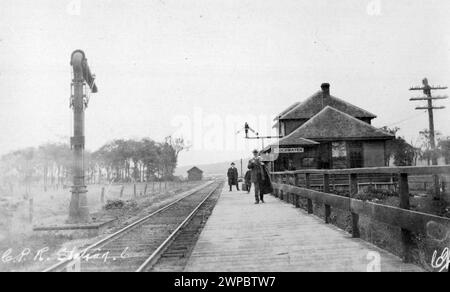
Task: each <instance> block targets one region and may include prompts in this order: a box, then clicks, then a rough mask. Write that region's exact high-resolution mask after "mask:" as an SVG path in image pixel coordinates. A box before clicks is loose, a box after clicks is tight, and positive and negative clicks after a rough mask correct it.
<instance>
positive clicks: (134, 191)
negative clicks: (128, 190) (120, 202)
mask: <svg viewBox="0 0 450 292" xmlns="http://www.w3.org/2000/svg"><path fill="white" fill-rule="evenodd" d="M133 197H134V198H136V184H133Z"/></svg>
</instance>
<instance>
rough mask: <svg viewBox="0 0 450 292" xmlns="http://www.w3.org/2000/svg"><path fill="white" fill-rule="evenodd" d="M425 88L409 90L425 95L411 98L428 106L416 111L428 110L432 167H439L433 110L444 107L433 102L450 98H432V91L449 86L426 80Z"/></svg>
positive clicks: (437, 186)
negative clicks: (424, 102)
mask: <svg viewBox="0 0 450 292" xmlns="http://www.w3.org/2000/svg"><path fill="white" fill-rule="evenodd" d="M422 85H423V86H416V87H411V88H410V89H409V90H421V91H423V93H424V94H425V96H424V97H413V98H410V99H409V100H410V101H420V100H426V101H427V106H418V107H416V110H428V123H429V128H430V146H431V150H432V155H431V162H432V165H437V157H436V141H435V132H434V116H433V110H439V109H444V108H445V107H444V106H433V100H440V99H447V98H448V96H432V95H431V90H443V89H447V86H430V85H429V83H428V79H427V78H424V79H423V80H422ZM434 186H435V191H434V195H435V196H434V198H435V199H439V198H440V190H439V177H438V176H437V175H435V176H434Z"/></svg>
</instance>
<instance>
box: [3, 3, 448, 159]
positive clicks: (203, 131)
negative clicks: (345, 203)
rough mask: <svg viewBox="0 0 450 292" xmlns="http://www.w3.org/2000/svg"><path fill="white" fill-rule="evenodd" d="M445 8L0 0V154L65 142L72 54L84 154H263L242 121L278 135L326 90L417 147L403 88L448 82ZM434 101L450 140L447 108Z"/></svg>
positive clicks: (424, 121) (424, 120) (417, 115)
mask: <svg viewBox="0 0 450 292" xmlns="http://www.w3.org/2000/svg"><path fill="white" fill-rule="evenodd" d="M448 11H450V1H448V0H434V1H433V0H431V1H430V0H427V1H425V0H340V1H335V0H317V1H299V0H292V1H291V0H250V1H248V0H201V1H200V0H145V1H140V0H136V1H129V0H128V1H122V0H33V1H32V0H29V1H25V0H2V1H1V2H0V137H1V139H0V154H3V153H7V152H9V151H12V150H15V149H18V148H22V147H28V146H37V145H39V144H42V143H46V142H68V140H69V137H70V136H71V129H72V127H73V122H72V119H73V113H72V111H71V109H70V108H69V106H68V105H69V97H70V82H71V67H70V65H69V62H70V55H71V53H72V52H73V51H74V50H76V49H83V50H84V51H85V53H86V56H87V58H88V62H89V65H90V67H91V70H92V71H93V72H94V73H95V74H96V76H97V85H98V88H99V92H98V93H97V94H94V95H92V96H91V99H90V103H89V107H88V108H87V111H86V148H87V149H89V150H96V149H97V148H99V147H100V146H101V145H103V144H104V143H106V142H108V141H111V140H113V139H116V138H130V139H131V138H133V139H139V138H143V137H150V138H153V139H155V140H163V139H164V137H166V136H169V135H172V136H178V137H180V136H182V137H184V138H185V140H186V141H187V142H188V144H189V145H191V147H190V150H189V151H184V152H182V153H181V155H180V157H179V165H192V164H205V163H215V162H221V161H228V160H234V159H239V158H241V157H248V156H250V152H251V150H252V149H253V148H261V147H262V145H261V141H257V140H244V139H243V134H242V133H239V134H236V132H237V131H238V130H239V129H240V128H241V127H242V126H243V124H244V122H246V121H247V122H249V124H250V126H251V127H252V128H254V129H255V130H257V131H259V132H260V133H261V135H270V134H273V131H272V128H271V127H272V119H273V118H274V117H275V115H276V114H277V113H279V112H281V111H282V110H283V109H284V108H286V107H288V106H289V105H291V104H293V103H294V102H297V101H302V100H304V99H306V98H308V97H309V96H311V95H312V94H313V93H315V92H316V91H318V90H319V89H320V84H321V83H323V82H329V83H330V84H331V94H332V95H334V96H337V97H340V98H342V99H344V100H346V101H348V102H350V103H353V104H355V105H357V106H360V107H362V108H364V109H366V110H368V111H370V112H372V113H375V114H376V115H377V116H378V117H377V118H376V119H375V120H374V121H373V124H374V125H375V126H377V127H382V126H390V127H394V126H396V127H399V128H400V129H401V130H400V132H399V134H400V135H402V136H404V137H405V138H406V140H407V141H408V142H412V143H413V144H416V143H418V142H417V139H418V132H419V131H421V130H423V129H425V128H427V127H428V117H427V114H426V112H424V111H417V110H415V107H416V106H421V105H422V103H421V102H411V101H409V98H410V97H414V96H419V95H421V93H420V92H411V91H409V90H408V89H409V88H410V87H411V86H415V85H420V84H421V80H422V79H423V78H424V77H427V78H428V79H429V81H430V83H431V84H436V85H450V64H449V63H450V59H449V48H450V46H449V45H450V31H449V30H450V17H448ZM439 94H442V95H445V94H448V90H445V91H442V92H440V93H439ZM437 104H438V105H443V106H447V108H446V109H444V110H439V111H436V112H435V125H436V129H437V130H438V131H440V132H442V133H443V134H444V135H445V136H447V135H449V136H450V123H449V122H448V121H449V118H448V117H449V111H450V104H449V100H442V101H439V102H437ZM264 143H265V145H267V143H270V141H268V140H266V141H264Z"/></svg>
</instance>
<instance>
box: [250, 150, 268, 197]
mask: <svg viewBox="0 0 450 292" xmlns="http://www.w3.org/2000/svg"><path fill="white" fill-rule="evenodd" d="M262 168H263V165H262V163H261V158H260V157H259V156H258V150H256V149H255V150H253V158H252V159H250V161H249V162H248V169H250V170H251V182H252V183H253V185H254V190H255V204H259V202H260V201H261V203H264V197H263V194H262V193H261V189H260V185H261V181H262V179H263V176H262V173H263V170H262Z"/></svg>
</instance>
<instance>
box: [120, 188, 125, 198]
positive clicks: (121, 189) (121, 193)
mask: <svg viewBox="0 0 450 292" xmlns="http://www.w3.org/2000/svg"><path fill="white" fill-rule="evenodd" d="M124 188H125V186H122V188H120V197H121V198H122V196H123V189H124Z"/></svg>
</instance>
